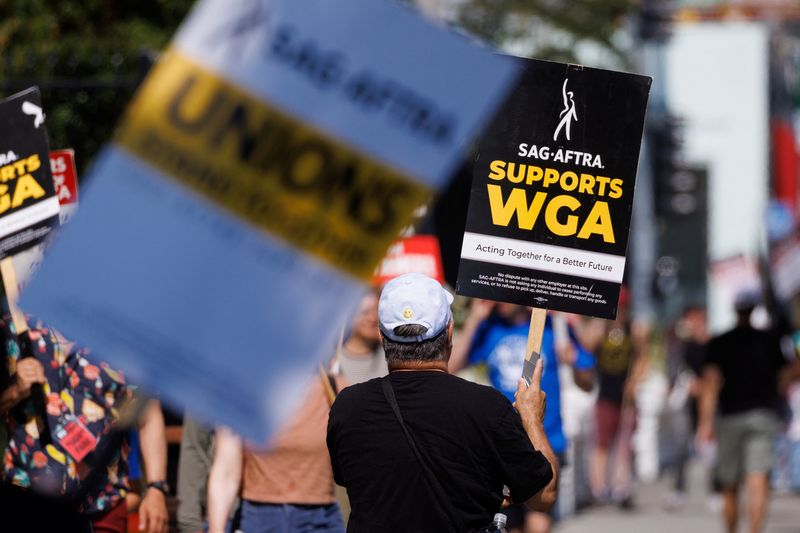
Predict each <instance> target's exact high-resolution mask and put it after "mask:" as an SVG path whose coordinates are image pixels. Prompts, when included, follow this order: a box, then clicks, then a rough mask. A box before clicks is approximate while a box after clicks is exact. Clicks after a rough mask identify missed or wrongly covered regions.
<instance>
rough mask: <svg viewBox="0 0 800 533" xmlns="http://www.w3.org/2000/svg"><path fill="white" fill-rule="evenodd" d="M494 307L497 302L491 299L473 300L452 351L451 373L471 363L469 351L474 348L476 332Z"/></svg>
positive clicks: (449, 364)
mask: <svg viewBox="0 0 800 533" xmlns="http://www.w3.org/2000/svg"><path fill="white" fill-rule="evenodd" d="M494 307H495V302H493V301H491V300H479V299H477V298H476V299H474V300H472V305H471V306H470V308H469V315H468V316H467V320H466V321H465V322H464V326H463V327H462V328H461V331H460V332H459V333H458V339H457V341H456V342H454V343H453V350H452V351H451V352H450V362H449V363H448V367H449V370H450V372H451V373H455V372H458V371H460V370H463V369H464V368H465V367H466V366H467V365H468V364H469V353H470V351H471V350H472V343H473V340H474V339H475V333H476V332H477V331H478V328H479V327H480V325H481V324H482V323H483V321H484V320H486V319H487V318H489V315H491V314H492V309H494Z"/></svg>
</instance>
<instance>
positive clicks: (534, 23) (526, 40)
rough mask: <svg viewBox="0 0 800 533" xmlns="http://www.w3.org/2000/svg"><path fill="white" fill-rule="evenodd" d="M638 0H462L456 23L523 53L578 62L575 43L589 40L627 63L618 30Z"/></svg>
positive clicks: (496, 44)
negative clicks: (618, 40) (511, 45)
mask: <svg viewBox="0 0 800 533" xmlns="http://www.w3.org/2000/svg"><path fill="white" fill-rule="evenodd" d="M637 4H638V2H636V1H635V0H571V1H564V0H462V1H461V2H460V3H459V7H458V8H457V13H458V14H457V24H458V25H460V26H462V27H463V28H464V29H465V30H467V31H468V32H470V33H472V34H474V35H477V36H479V37H481V38H483V39H485V40H486V41H487V42H489V43H491V44H493V45H495V46H501V47H502V46H508V45H509V44H510V43H513V44H514V49H515V50H517V51H519V52H520V53H522V54H524V55H527V56H530V57H538V58H541V59H552V60H556V61H565V62H576V61H577V60H578V59H577V57H576V55H575V47H576V45H577V44H579V43H585V42H590V43H593V44H596V45H599V46H601V47H603V48H605V49H607V51H608V52H610V53H612V54H613V55H615V56H616V57H617V58H619V59H620V60H622V61H623V62H624V61H625V57H624V54H623V53H622V52H621V51H620V50H619V48H618V47H617V46H616V45H615V44H614V40H613V37H614V34H615V33H616V32H617V31H618V30H619V28H620V26H621V25H622V24H623V22H624V19H625V16H626V15H628V14H629V13H630V12H631V9H632V8H633V7H634V6H635V5H637Z"/></svg>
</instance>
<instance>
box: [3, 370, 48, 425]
mask: <svg viewBox="0 0 800 533" xmlns="http://www.w3.org/2000/svg"><path fill="white" fill-rule="evenodd" d="M46 381H47V379H46V378H45V376H44V368H43V367H42V363H40V362H39V361H37V360H36V359H33V358H31V357H28V358H26V359H20V360H19V361H17V371H16V373H15V374H14V376H13V379H12V382H11V384H10V385H9V386H8V387H6V389H5V390H4V391H3V393H2V395H0V415H4V414H6V413H7V412H8V411H10V410H11V409H13V408H14V406H15V405H17V404H18V403H19V402H21V401H22V400H24V399H26V398H27V397H28V396H30V394H31V388H32V387H33V385H34V384H36V383H42V384H43V383H45V382H46Z"/></svg>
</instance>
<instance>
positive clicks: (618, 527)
mask: <svg viewBox="0 0 800 533" xmlns="http://www.w3.org/2000/svg"><path fill="white" fill-rule="evenodd" d="M690 475H691V485H690V492H689V501H688V503H687V504H686V506H685V507H683V508H682V509H681V510H680V511H675V512H668V511H667V510H666V509H665V508H664V496H665V494H667V493H668V492H669V490H668V488H669V486H670V485H669V480H668V479H662V480H660V481H659V482H657V483H655V484H653V485H649V486H646V487H640V488H639V489H638V490H637V492H636V507H635V509H634V510H632V511H620V510H619V509H617V508H616V507H604V508H597V509H590V510H585V511H584V512H582V513H581V514H580V515H578V516H577V517H574V518H571V519H569V520H567V521H565V522H563V523H562V524H561V525H560V526H559V527H558V528H557V529H556V531H557V533H626V532H635V533H639V532H642V533H716V532H718V531H722V522H721V518H720V517H719V516H717V515H715V514H712V513H711V512H710V511H709V509H708V507H707V505H706V493H705V490H704V483H703V472H702V470H701V469H700V468H699V467H697V466H695V468H694V469H693V470H692V472H691V474H690ZM740 531H743V532H744V531H746V529H745V528H744V527H741V528H740ZM766 531H767V533H798V532H800V496H789V495H787V496H777V497H775V498H773V504H772V508H771V512H770V517H769V520H768V522H767V529H766Z"/></svg>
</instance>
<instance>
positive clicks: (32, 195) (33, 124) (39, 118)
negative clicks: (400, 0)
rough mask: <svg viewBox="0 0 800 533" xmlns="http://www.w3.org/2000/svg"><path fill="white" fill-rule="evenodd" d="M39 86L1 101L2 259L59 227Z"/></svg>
mask: <svg viewBox="0 0 800 533" xmlns="http://www.w3.org/2000/svg"><path fill="white" fill-rule="evenodd" d="M44 119H45V116H44V111H42V100H41V96H40V95H39V89H37V88H35V87H31V88H30V89H26V90H25V91H23V92H21V93H18V94H15V95H14V96H11V97H10V98H7V99H6V100H3V101H2V102H0V258H4V257H8V256H10V255H14V254H16V253H18V252H21V251H22V250H25V249H26V248H30V247H32V246H35V245H36V244H38V243H40V242H42V241H43V240H44V239H45V238H46V237H47V235H48V234H49V233H50V231H51V230H52V229H53V228H55V227H58V198H56V196H55V190H54V188H53V180H52V178H51V175H50V165H48V164H47V163H48V146H47V133H46V131H45V128H44Z"/></svg>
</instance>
